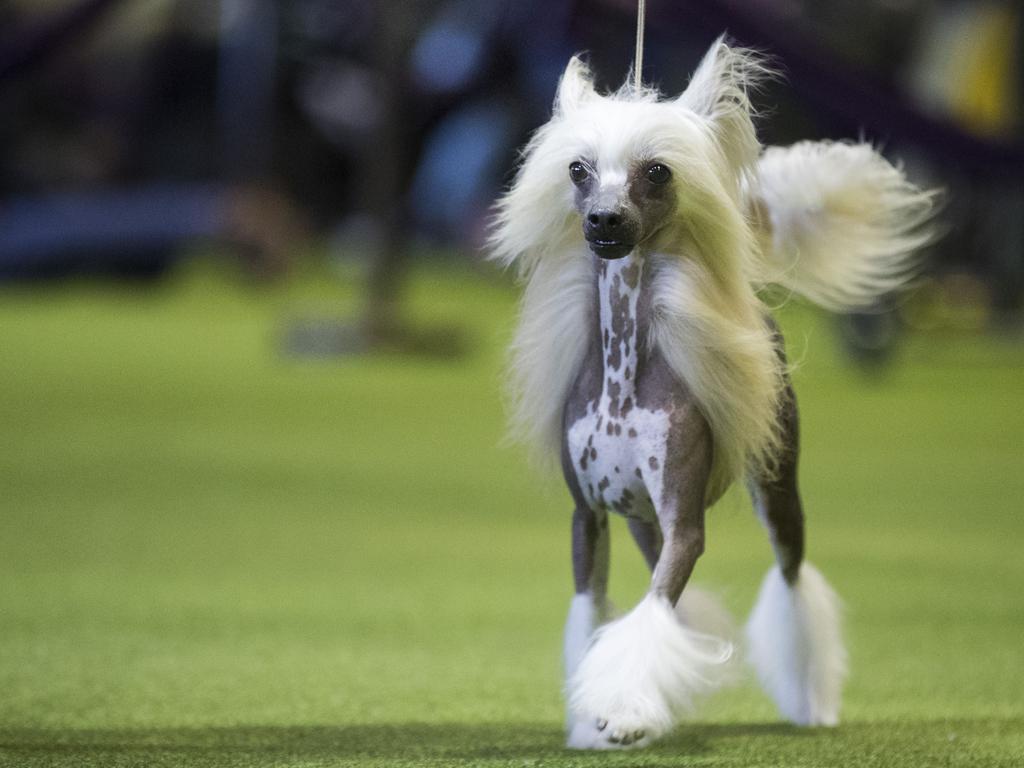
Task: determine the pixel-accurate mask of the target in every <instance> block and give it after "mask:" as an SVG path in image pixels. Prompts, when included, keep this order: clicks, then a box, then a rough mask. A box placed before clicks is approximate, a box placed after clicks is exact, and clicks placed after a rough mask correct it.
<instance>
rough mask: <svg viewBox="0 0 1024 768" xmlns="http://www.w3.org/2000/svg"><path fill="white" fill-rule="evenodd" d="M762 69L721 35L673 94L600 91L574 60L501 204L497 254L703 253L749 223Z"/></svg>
mask: <svg viewBox="0 0 1024 768" xmlns="http://www.w3.org/2000/svg"><path fill="white" fill-rule="evenodd" d="M763 71H764V69H763V67H762V66H761V64H760V62H759V59H758V58H757V57H756V56H755V55H754V54H752V53H751V52H749V51H745V50H742V49H736V48H730V47H729V46H728V45H726V44H725V43H724V42H722V41H721V40H719V41H717V42H716V43H715V44H714V45H713V46H712V47H711V49H710V50H709V51H708V53H707V55H706V56H705V57H704V59H703V61H702V62H701V64H700V66H699V67H698V68H697V71H696V72H695V73H694V75H693V77H692V79H691V81H690V84H689V86H688V87H687V89H686V90H685V91H684V92H683V93H682V94H681V95H680V96H678V97H676V98H671V99H665V98H662V97H661V96H660V94H658V93H657V92H656V91H654V90H652V89H646V88H641V89H637V88H634V87H633V86H632V85H626V86H624V87H623V88H621V89H620V90H619V91H617V92H615V93H612V94H607V95H602V94H599V93H597V92H596V91H595V89H594V86H593V81H592V79H591V76H590V72H589V71H588V69H587V66H586V65H585V64H584V63H583V62H582V61H581V60H580V59H579V58H573V59H572V60H571V61H570V62H569V65H568V67H567V68H566V70H565V73H564V74H563V75H562V79H561V82H560V84H559V87H558V94H557V96H556V98H555V105H554V110H553V115H552V118H551V120H550V121H549V122H548V123H547V124H546V125H544V126H543V127H541V128H540V129H539V130H538V131H537V133H536V134H535V135H534V137H533V139H532V140H531V141H530V143H529V144H528V145H527V147H526V149H525V150H524V153H523V162H522V166H521V167H520V170H519V173H518V176H517V177H516V181H515V183H514V184H513V186H512V188H511V189H510V190H509V192H508V193H507V194H506V195H505V196H504V197H503V198H502V199H501V200H500V201H499V203H498V215H497V219H496V226H495V229H494V233H493V236H492V241H491V244H492V248H493V251H494V254H495V257H496V258H498V259H499V260H501V261H504V262H505V263H512V262H514V261H517V260H519V261H520V262H521V263H522V262H526V263H524V264H523V266H524V267H525V268H526V269H527V270H529V269H530V267H531V262H534V261H536V260H537V259H539V258H542V257H543V255H544V254H545V253H552V252H565V251H566V250H572V246H573V245H577V244H578V245H582V244H583V243H586V245H587V246H588V247H589V249H590V250H591V251H592V252H593V253H594V254H596V255H597V256H599V257H601V258H605V259H616V258H621V257H622V256H625V255H626V254H628V253H630V252H631V251H633V250H634V249H636V248H637V247H638V246H640V247H643V248H647V249H652V250H658V249H663V250H665V249H667V250H678V249H679V248H680V247H681V246H680V242H681V241H682V242H685V243H687V244H689V245H696V247H697V248H698V250H701V249H702V248H701V246H702V244H703V243H706V242H709V239H710V241H711V242H714V241H716V240H718V241H720V240H721V234H722V232H723V230H724V228H728V227H732V228H733V229H735V228H736V227H740V228H743V227H744V226H745V224H744V222H743V219H742V214H741V213H740V206H741V203H740V195H741V188H742V185H743V183H744V178H745V177H746V175H747V174H748V173H749V172H750V171H751V169H752V168H753V165H754V163H755V161H756V159H757V155H758V152H759V150H760V145H759V144H758V141H757V137H756V134H755V132H754V126H753V122H752V120H751V108H750V102H749V100H748V98H747V88H748V86H749V84H750V83H751V82H752V81H753V80H754V79H756V78H757V76H758V75H759V74H761V73H762V72H763ZM712 250H713V249H712Z"/></svg>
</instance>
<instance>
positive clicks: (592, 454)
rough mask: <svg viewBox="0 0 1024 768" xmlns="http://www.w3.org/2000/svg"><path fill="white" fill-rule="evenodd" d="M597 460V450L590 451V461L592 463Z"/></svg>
mask: <svg viewBox="0 0 1024 768" xmlns="http://www.w3.org/2000/svg"><path fill="white" fill-rule="evenodd" d="M596 458H597V448H591V449H590V460H591V461H594V460H595V459H596Z"/></svg>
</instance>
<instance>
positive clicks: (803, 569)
mask: <svg viewBox="0 0 1024 768" xmlns="http://www.w3.org/2000/svg"><path fill="white" fill-rule="evenodd" d="M747 643H748V649H747V652H748V658H749V659H750V662H751V663H752V664H753V666H754V669H755V671H756V672H757V675H758V677H759V678H760V680H761V685H762V686H764V689H765V690H766V691H767V692H768V694H769V695H770V696H771V697H772V699H774V700H775V703H776V705H778V707H779V711H780V712H781V713H782V715H783V716H784V717H786V718H788V719H789V720H791V721H793V722H794V723H796V724H797V725H836V724H837V723H838V722H839V707H840V700H841V694H842V687H843V680H844V679H845V677H846V648H845V647H844V645H843V638H842V632H841V627H840V604H839V598H838V597H836V594H835V592H833V591H832V588H831V587H830V586H829V585H828V583H827V582H826V581H825V578H824V577H823V576H822V575H821V573H819V572H818V570H817V569H816V568H815V567H814V566H812V565H810V564H809V563H806V562H805V563H803V564H802V565H801V566H800V573H799V576H798V577H797V580H796V583H795V584H793V586H790V585H789V584H787V583H786V580H785V579H784V578H783V577H782V573H781V571H780V570H779V568H778V566H776V567H774V568H772V570H771V571H769V573H768V576H767V577H766V578H765V580H764V583H763V584H762V585H761V592H760V594H759V595H758V598H757V604H756V605H755V606H754V611H753V613H752V614H751V616H750V620H749V622H748V623H747Z"/></svg>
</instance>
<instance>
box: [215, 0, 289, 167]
mask: <svg viewBox="0 0 1024 768" xmlns="http://www.w3.org/2000/svg"><path fill="white" fill-rule="evenodd" d="M277 38H278V29H277V7H276V3H275V0H221V6H220V52H219V62H218V72H217V111H218V117H219V120H220V151H221V162H222V164H223V166H222V167H223V169H224V173H225V177H226V179H227V180H229V181H259V180H262V179H264V178H265V177H266V176H267V174H268V173H269V171H270V166H271V159H272V151H273V135H274V81H275V74H276V66H277V47H278V46H277Z"/></svg>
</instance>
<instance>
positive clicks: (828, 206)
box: [750, 141, 937, 310]
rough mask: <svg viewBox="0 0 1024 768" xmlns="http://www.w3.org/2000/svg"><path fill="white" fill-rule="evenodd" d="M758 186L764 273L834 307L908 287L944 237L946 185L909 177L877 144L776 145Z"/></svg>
mask: <svg viewBox="0 0 1024 768" xmlns="http://www.w3.org/2000/svg"><path fill="white" fill-rule="evenodd" d="M750 191H751V192H752V194H751V195H750V205H751V215H752V218H753V220H754V221H755V222H756V225H757V228H758V234H759V236H760V239H761V257H762V260H761V263H760V264H758V265H756V267H755V269H756V271H757V274H756V275H754V276H753V278H754V282H756V283H759V284H762V285H764V284H776V285H781V286H783V287H784V288H786V289H788V290H790V291H793V292H794V293H798V294H801V295H802V296H804V297H806V298H808V299H810V300H811V301H813V302H814V303H816V304H820V305H822V306H824V307H826V308H828V309H833V310H845V309H852V308H856V307H863V306H866V305H869V304H871V303H872V301H873V300H874V299H876V298H877V297H878V296H880V295H882V294H885V293H888V292H891V291H894V290H897V289H899V288H902V287H904V286H905V285H906V284H907V283H908V282H910V281H911V280H912V278H913V277H914V276H915V274H916V273H917V270H918V266H919V259H918V251H919V249H920V248H921V247H922V246H924V245H926V244H927V243H929V242H930V241H931V240H933V239H934V237H935V229H934V227H933V226H932V217H933V213H934V209H935V202H936V197H937V193H936V192H935V191H928V190H922V189H920V188H918V187H916V186H914V185H913V184H912V183H910V182H909V181H907V178H906V176H905V175H904V174H903V171H902V170H901V169H900V168H898V167H895V166H893V165H892V164H890V163H889V162H888V161H887V160H886V159H885V158H884V157H882V156H881V155H880V154H879V153H878V152H877V151H876V150H875V149H874V148H873V147H872V146H871V145H869V144H864V143H858V144H845V143H833V142H809V141H805V142H800V143H799V144H794V145H793V146H791V147H770V148H769V149H767V150H766V151H765V152H764V154H763V155H762V156H761V159H760V160H759V161H758V166H757V180H756V181H755V182H754V184H753V185H752V186H751V190H750Z"/></svg>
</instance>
